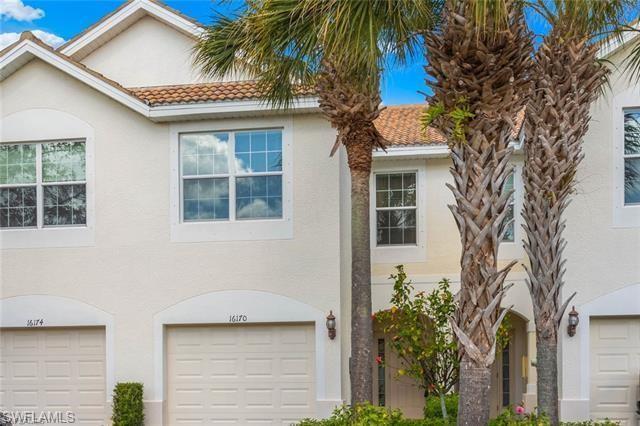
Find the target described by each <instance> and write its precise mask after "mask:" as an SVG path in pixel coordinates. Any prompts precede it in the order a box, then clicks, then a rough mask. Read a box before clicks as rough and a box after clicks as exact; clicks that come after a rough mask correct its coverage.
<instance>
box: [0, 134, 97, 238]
mask: <svg viewBox="0 0 640 426" xmlns="http://www.w3.org/2000/svg"><path fill="white" fill-rule="evenodd" d="M86 194H87V180H86V145H85V141H84V140H63V141H47V142H34V143H31V142H26V143H19V144H2V145H0V229H2V230H10V229H42V228H50V227H74V226H75V227H79V226H81V227H84V226H86V224H87V196H86Z"/></svg>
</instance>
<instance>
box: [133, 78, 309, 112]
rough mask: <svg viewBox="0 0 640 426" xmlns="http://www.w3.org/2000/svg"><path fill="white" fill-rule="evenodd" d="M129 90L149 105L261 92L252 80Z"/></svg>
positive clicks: (244, 97) (252, 96) (303, 92)
mask: <svg viewBox="0 0 640 426" xmlns="http://www.w3.org/2000/svg"><path fill="white" fill-rule="evenodd" d="M129 90H130V91H131V92H133V93H134V94H135V95H136V96H137V97H138V98H140V99H142V100H143V101H144V102H146V103H147V104H149V105H151V106H160V105H175V104H195V103H202V102H219V101H238V100H247V99H258V98H260V94H261V93H260V90H259V89H258V84H257V82H256V81H252V80H246V81H229V82H218V83H195V84H181V85H175V86H151V87H133V88H130V89H129ZM299 94H300V95H301V96H304V95H312V94H313V92H312V91H311V90H308V89H301V90H300V93H299Z"/></svg>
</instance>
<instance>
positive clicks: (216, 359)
mask: <svg viewBox="0 0 640 426" xmlns="http://www.w3.org/2000/svg"><path fill="white" fill-rule="evenodd" d="M313 333H314V331H313V326H312V325H299V324H295V325H239V326H197V327H173V328H169V329H168V330H167V349H166V351H167V366H168V367H167V370H168V371H167V397H168V404H167V405H168V423H169V424H277V425H280V424H291V423H293V422H295V421H297V420H300V419H301V418H303V417H309V416H313V415H315V348H314V346H315V339H314V334H313ZM192 339H198V341H197V342H193V341H192Z"/></svg>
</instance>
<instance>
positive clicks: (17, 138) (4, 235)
mask: <svg viewBox="0 0 640 426" xmlns="http://www.w3.org/2000/svg"><path fill="white" fill-rule="evenodd" d="M24 123H30V124H29V125H28V126H25V124H24ZM0 129H2V134H1V138H0V143H3V144H4V143H7V144H12V143H38V144H39V143H43V142H51V141H60V140H84V141H85V173H86V176H85V178H86V188H87V189H86V203H87V206H86V208H87V211H86V214H87V223H86V225H84V226H83V225H78V226H60V227H44V228H39V229H37V228H2V230H0V249H3V250H5V249H25V248H45V247H83V246H92V245H94V244H95V195H94V176H95V169H94V157H95V147H94V132H93V128H92V127H91V126H90V125H89V124H87V123H85V122H84V121H82V120H80V119H79V118H77V117H74V116H72V115H70V114H67V113H65V112H61V111H56V110H50V109H29V110H24V111H19V112H16V113H13V114H10V115H8V116H5V117H3V118H2V120H1V121H0ZM38 191H39V190H38ZM38 195H40V194H38ZM40 208H41V206H39V207H38V209H40ZM38 220H40V219H38Z"/></svg>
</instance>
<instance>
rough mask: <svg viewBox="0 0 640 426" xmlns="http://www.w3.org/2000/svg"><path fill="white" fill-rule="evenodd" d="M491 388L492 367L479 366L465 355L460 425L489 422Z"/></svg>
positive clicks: (461, 365)
mask: <svg viewBox="0 0 640 426" xmlns="http://www.w3.org/2000/svg"><path fill="white" fill-rule="evenodd" d="M490 388H491V368H487V367H477V366H476V363H475V362H474V361H473V360H471V359H469V358H468V357H466V356H465V357H464V358H463V359H462V361H461V362H460V402H459V404H458V425H466V426H477V425H486V424H488V423H489V410H488V407H489V405H490V403H491V399H490V392H489V391H490ZM463 393H464V396H463ZM485 407H486V408H485Z"/></svg>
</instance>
